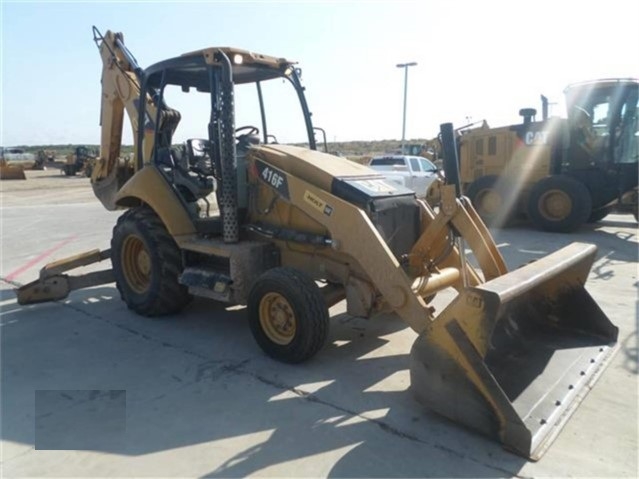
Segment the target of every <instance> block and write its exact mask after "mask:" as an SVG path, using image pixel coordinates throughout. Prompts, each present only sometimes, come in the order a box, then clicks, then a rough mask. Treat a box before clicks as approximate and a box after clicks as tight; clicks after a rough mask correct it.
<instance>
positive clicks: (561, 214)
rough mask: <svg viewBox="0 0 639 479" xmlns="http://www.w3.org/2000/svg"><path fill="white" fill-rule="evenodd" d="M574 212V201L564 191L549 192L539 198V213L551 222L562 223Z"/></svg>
mask: <svg viewBox="0 0 639 479" xmlns="http://www.w3.org/2000/svg"><path fill="white" fill-rule="evenodd" d="M571 211H572V200H571V199H570V196H568V195H567V194H566V193H565V192H564V191H561V190H557V189H554V190H548V191H546V192H545V193H544V194H543V195H541V197H540V198H539V213H540V214H541V215H542V216H543V217H544V218H545V219H547V220H549V221H560V220H563V219H565V218H567V217H568V215H570V212H571Z"/></svg>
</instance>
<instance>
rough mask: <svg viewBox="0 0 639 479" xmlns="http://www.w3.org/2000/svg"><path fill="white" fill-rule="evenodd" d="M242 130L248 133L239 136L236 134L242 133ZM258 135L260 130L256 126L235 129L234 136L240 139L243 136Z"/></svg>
mask: <svg viewBox="0 0 639 479" xmlns="http://www.w3.org/2000/svg"><path fill="white" fill-rule="evenodd" d="M244 130H248V132H247V133H242V134H241V135H240V134H238V133H240V132H241V131H244ZM259 133H260V129H259V128H258V127H256V126H253V125H246V126H241V127H239V128H236V129H235V136H236V137H240V136H244V135H259Z"/></svg>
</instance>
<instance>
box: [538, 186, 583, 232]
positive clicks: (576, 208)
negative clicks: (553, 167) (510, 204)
mask: <svg viewBox="0 0 639 479" xmlns="http://www.w3.org/2000/svg"><path fill="white" fill-rule="evenodd" d="M553 191H554V192H555V193H556V194H559V195H562V194H563V199H567V200H569V201H570V203H569V205H568V206H569V210H568V212H567V214H565V215H564V216H562V217H556V218H552V217H550V215H549V214H548V213H547V214H544V212H543V211H541V210H542V208H540V206H541V204H542V200H543V198H544V196H545V195H547V194H549V193H551V192H553ZM591 214H592V199H591V197H590V192H589V191H588V188H586V186H585V185H584V184H583V183H581V182H580V181H578V180H576V179H574V178H571V177H569V176H565V175H553V176H547V177H545V178H542V179H541V180H539V181H538V182H537V183H535V185H534V186H533V187H532V189H531V190H530V196H529V197H528V216H529V217H530V219H531V220H532V222H533V224H534V225H535V226H536V227H538V228H540V229H542V230H544V231H550V232H553V233H571V232H573V231H575V230H577V229H578V228H579V227H580V226H581V225H583V224H584V223H585V222H586V221H587V220H588V218H589V217H590V215H591Z"/></svg>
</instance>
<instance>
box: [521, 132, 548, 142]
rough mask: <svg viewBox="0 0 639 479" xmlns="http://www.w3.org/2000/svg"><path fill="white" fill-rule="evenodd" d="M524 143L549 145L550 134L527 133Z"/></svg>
mask: <svg viewBox="0 0 639 479" xmlns="http://www.w3.org/2000/svg"><path fill="white" fill-rule="evenodd" d="M524 143H526V144H527V145H545V144H547V143H548V132H547V131H527V132H526V134H525V135H524Z"/></svg>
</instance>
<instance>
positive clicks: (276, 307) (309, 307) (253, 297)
mask: <svg viewBox="0 0 639 479" xmlns="http://www.w3.org/2000/svg"><path fill="white" fill-rule="evenodd" d="M248 315H249V325H250V327H251V332H252V333H253V337H254V338H255V340H256V342H257V344H258V345H259V346H260V347H261V348H262V350H263V351H264V352H265V353H266V354H268V355H269V356H271V357H272V358H274V359H276V360H278V361H282V362H285V363H300V362H302V361H306V360H307V359H310V358H311V357H313V356H314V355H315V354H316V353H317V352H318V351H319V350H320V349H321V348H322V347H323V346H324V344H325V343H326V339H327V337H328V327H329V315H328V308H327V307H326V303H325V301H324V297H323V295H322V292H321V291H320V289H319V287H318V286H317V284H316V283H315V281H313V280H312V279H311V278H309V277H308V276H307V275H305V274H304V273H302V272H301V271H298V270H296V269H293V268H274V269H271V270H269V271H267V272H266V273H264V274H263V275H262V276H260V277H259V278H258V279H257V281H256V282H255V284H254V285H253V288H252V289H251V292H250V293H249V298H248Z"/></svg>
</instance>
